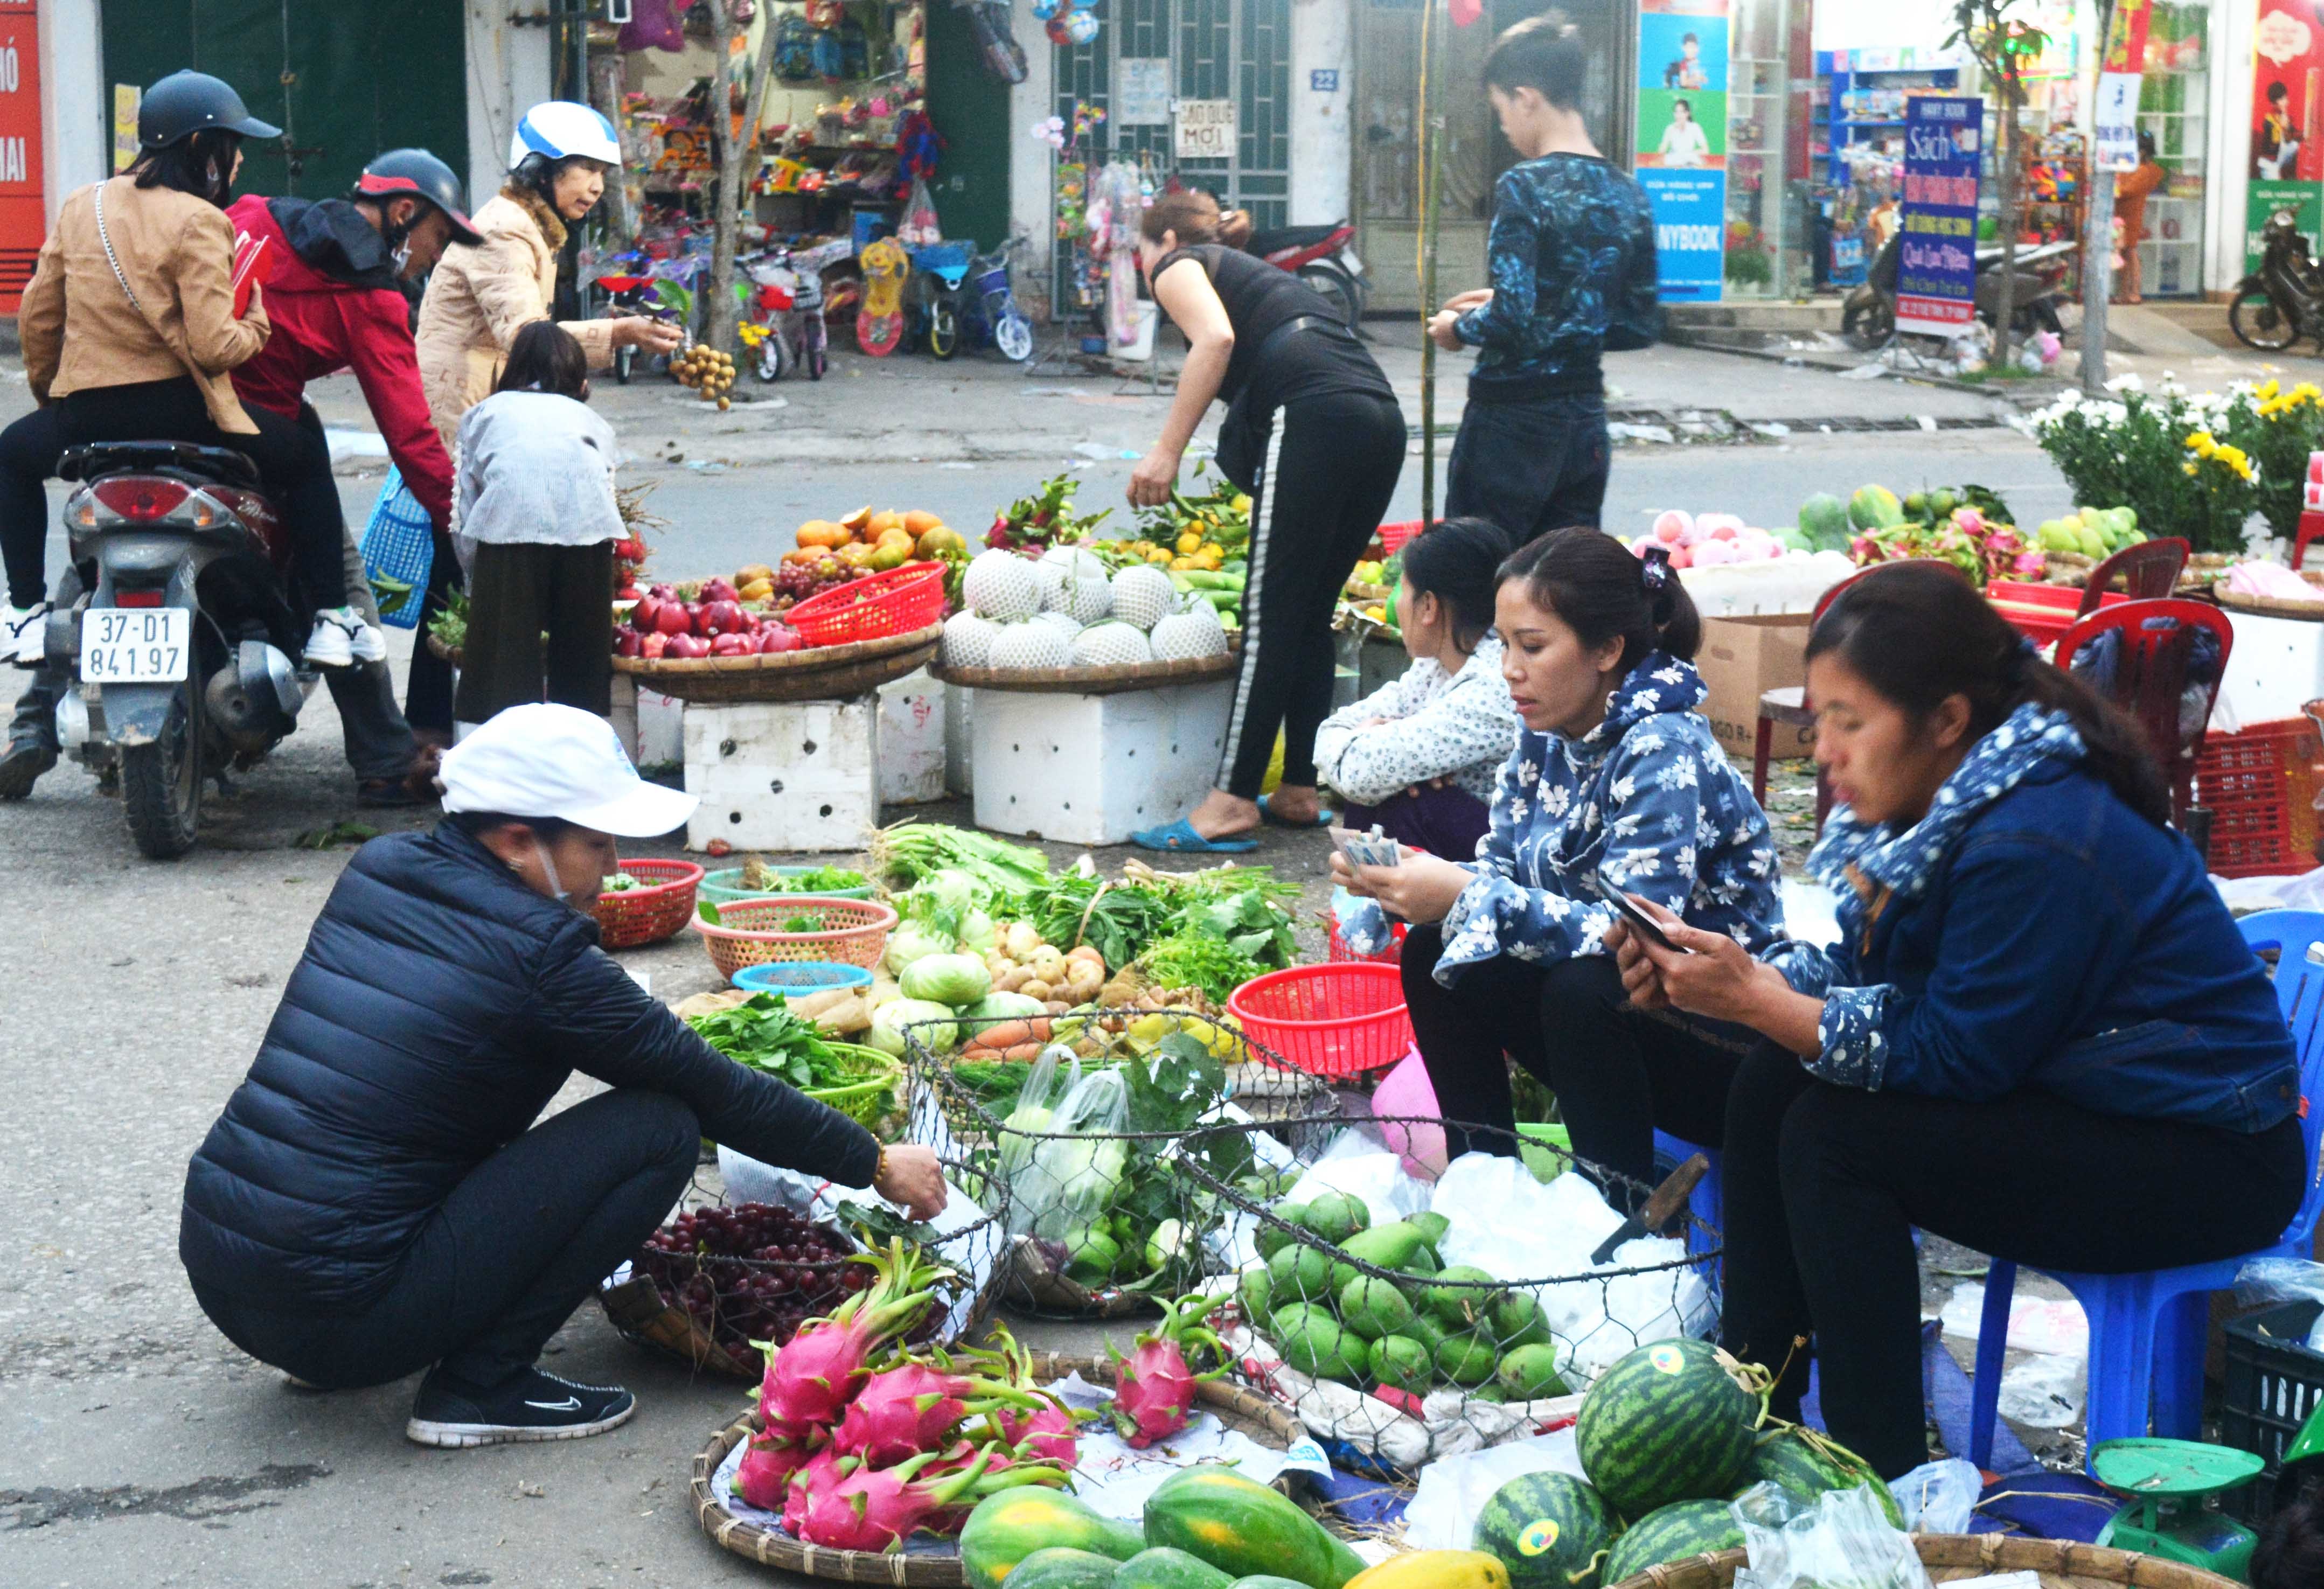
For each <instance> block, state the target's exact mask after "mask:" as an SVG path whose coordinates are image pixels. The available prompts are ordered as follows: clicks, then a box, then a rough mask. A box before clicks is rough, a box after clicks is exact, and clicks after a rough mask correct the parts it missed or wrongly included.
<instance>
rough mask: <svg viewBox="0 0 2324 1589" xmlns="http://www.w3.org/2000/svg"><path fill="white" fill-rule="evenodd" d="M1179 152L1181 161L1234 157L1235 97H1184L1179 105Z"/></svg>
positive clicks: (1177, 145) (1177, 143)
mask: <svg viewBox="0 0 2324 1589" xmlns="http://www.w3.org/2000/svg"><path fill="white" fill-rule="evenodd" d="M1176 110H1177V139H1176V152H1177V156H1178V158H1179V159H1180V160H1232V159H1233V158H1234V154H1235V107H1234V101H1233V100H1231V99H1181V100H1180V101H1178V103H1177V106H1176Z"/></svg>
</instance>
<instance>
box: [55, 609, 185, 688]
mask: <svg viewBox="0 0 2324 1589" xmlns="http://www.w3.org/2000/svg"><path fill="white" fill-rule="evenodd" d="M192 640H193V615H192V614H191V613H189V612H188V611H186V610H185V609H184V608H182V607H151V608H144V607H138V608H131V607H93V608H91V609H89V611H88V612H86V613H84V614H82V616H81V623H80V676H81V678H82V680H83V681H84V682H86V683H88V684H176V683H177V682H178V681H179V680H180V679H182V678H184V677H185V676H186V668H187V657H188V653H189V650H190V649H191V642H192Z"/></svg>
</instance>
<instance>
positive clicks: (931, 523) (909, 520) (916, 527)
mask: <svg viewBox="0 0 2324 1589" xmlns="http://www.w3.org/2000/svg"><path fill="white" fill-rule="evenodd" d="M904 528H906V529H908V530H910V531H911V532H912V533H913V534H914V535H916V536H922V535H926V534H927V533H928V531H930V530H932V529H942V528H944V516H943V515H942V514H940V513H931V512H928V511H927V510H926V509H922V508H915V509H913V510H911V511H910V512H908V513H907V514H905V515H904Z"/></svg>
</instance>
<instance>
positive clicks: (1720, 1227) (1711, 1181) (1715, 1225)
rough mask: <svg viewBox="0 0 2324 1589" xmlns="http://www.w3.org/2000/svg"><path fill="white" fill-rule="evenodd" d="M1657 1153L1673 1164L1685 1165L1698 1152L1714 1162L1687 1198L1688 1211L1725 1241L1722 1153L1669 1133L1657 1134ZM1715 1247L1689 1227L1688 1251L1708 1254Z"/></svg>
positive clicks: (1687, 1233)
mask: <svg viewBox="0 0 2324 1589" xmlns="http://www.w3.org/2000/svg"><path fill="white" fill-rule="evenodd" d="M1697 1153H1701V1155H1702V1156H1703V1157H1704V1158H1706V1159H1708V1160H1710V1161H1711V1172H1710V1173H1709V1174H1707V1175H1705V1176H1704V1177H1703V1178H1702V1179H1701V1180H1698V1181H1696V1182H1695V1183H1694V1192H1693V1195H1692V1196H1691V1197H1689V1198H1688V1199H1687V1208H1689V1209H1690V1210H1691V1211H1692V1213H1693V1215H1694V1217H1696V1218H1697V1219H1700V1220H1701V1221H1702V1223H1703V1224H1705V1225H1708V1226H1711V1229H1713V1230H1715V1231H1717V1232H1719V1234H1720V1238H1721V1239H1724V1237H1725V1236H1726V1235H1727V1198H1726V1194H1725V1193H1724V1192H1723V1191H1722V1190H1721V1189H1720V1183H1719V1161H1720V1152H1719V1150H1718V1149H1717V1148H1706V1147H1703V1146H1701V1145H1700V1144H1695V1143H1691V1142H1683V1141H1681V1140H1680V1139H1679V1138H1677V1137H1675V1136H1673V1135H1672V1134H1670V1133H1669V1132H1667V1131H1657V1132H1655V1156H1656V1157H1657V1158H1660V1157H1663V1156H1665V1155H1667V1156H1668V1157H1669V1159H1670V1161H1671V1162H1672V1163H1673V1164H1683V1163H1685V1162H1687V1161H1688V1160H1689V1159H1692V1157H1694V1155H1695V1154H1697ZM1711 1245H1712V1243H1711V1238H1709V1237H1707V1236H1705V1235H1703V1234H1702V1232H1701V1230H1700V1229H1698V1228H1697V1227H1695V1226H1692V1225H1690V1226H1687V1231H1686V1250H1687V1251H1688V1252H1690V1253H1701V1252H1705V1251H1708V1250H1709V1248H1710V1246H1711Z"/></svg>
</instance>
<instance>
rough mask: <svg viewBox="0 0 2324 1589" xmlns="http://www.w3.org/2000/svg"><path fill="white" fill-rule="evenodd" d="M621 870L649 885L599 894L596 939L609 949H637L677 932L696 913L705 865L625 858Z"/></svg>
mask: <svg viewBox="0 0 2324 1589" xmlns="http://www.w3.org/2000/svg"><path fill="white" fill-rule="evenodd" d="M613 864H614V865H615V866H616V867H618V868H620V869H621V870H622V871H623V872H625V873H627V874H628V875H629V876H631V877H635V878H636V879H637V880H638V881H639V882H641V883H643V884H646V885H647V886H645V887H642V888H624V889H622V891H621V892H620V893H618V894H600V895H598V896H597V911H596V914H597V941H599V942H600V943H601V944H603V945H604V947H605V948H607V949H635V948H637V947H638V946H639V945H641V944H645V943H659V942H660V941H662V940H663V939H665V938H669V937H671V936H673V935H675V934H676V933H677V932H678V929H679V928H680V927H683V926H685V925H686V923H687V920H688V919H689V918H690V917H692V916H693V914H694V890H695V886H696V884H698V883H700V882H701V881H702V868H700V867H698V866H696V865H695V864H694V863H693V862H692V861H690V860H642V859H641V860H622V861H616V862H614V863H613Z"/></svg>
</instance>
